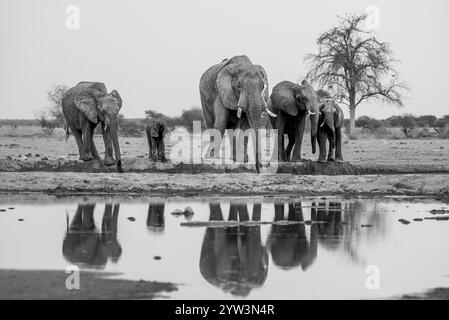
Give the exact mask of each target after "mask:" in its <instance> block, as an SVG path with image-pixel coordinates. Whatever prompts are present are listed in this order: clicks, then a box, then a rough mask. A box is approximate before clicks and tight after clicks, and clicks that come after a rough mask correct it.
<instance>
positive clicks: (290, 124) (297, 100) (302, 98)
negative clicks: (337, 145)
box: [270, 80, 319, 161]
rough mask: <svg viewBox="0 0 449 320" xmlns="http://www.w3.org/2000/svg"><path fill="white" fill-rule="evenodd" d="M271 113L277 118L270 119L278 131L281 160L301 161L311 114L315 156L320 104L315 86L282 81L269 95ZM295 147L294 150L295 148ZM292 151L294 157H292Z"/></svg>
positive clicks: (311, 132)
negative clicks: (285, 137) (286, 143)
mask: <svg viewBox="0 0 449 320" xmlns="http://www.w3.org/2000/svg"><path fill="white" fill-rule="evenodd" d="M270 100H271V111H272V113H275V114H277V118H275V117H272V116H271V114H270V120H271V123H272V125H273V127H274V128H275V129H277V130H278V158H279V161H300V160H301V145H302V138H303V135H304V130H305V126H306V116H307V115H308V114H309V115H310V123H311V125H310V136H311V143H312V153H313V154H315V153H316V141H317V128H318V112H319V102H318V96H317V94H316V93H315V90H314V89H313V88H312V86H311V85H310V84H309V83H308V82H307V81H306V80H304V81H303V82H302V83H301V84H297V83H293V82H290V81H282V82H280V83H278V84H277V85H276V86H274V88H273V91H272V93H271V96H270ZM284 134H287V135H288V145H287V147H286V148H285V146H284ZM293 147H294V149H293ZM292 150H293V155H292V154H291V153H292Z"/></svg>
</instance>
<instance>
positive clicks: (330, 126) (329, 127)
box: [320, 117, 335, 149]
mask: <svg viewBox="0 0 449 320" xmlns="http://www.w3.org/2000/svg"><path fill="white" fill-rule="evenodd" d="M320 126H321V127H323V126H324V127H325V130H326V131H327V135H328V137H329V143H330V146H331V148H332V149H335V126H334V120H333V119H332V118H331V117H324V119H323V123H322V124H321V125H320Z"/></svg>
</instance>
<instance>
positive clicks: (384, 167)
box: [0, 158, 449, 175]
mask: <svg viewBox="0 0 449 320" xmlns="http://www.w3.org/2000/svg"><path fill="white" fill-rule="evenodd" d="M123 168H124V170H125V172H131V173H168V174H183V173H185V174H199V173H204V174H208V173H214V174H220V173H250V172H253V173H255V167H254V165H251V164H250V165H243V164H241V165H237V164H226V165H225V164H184V163H180V164H172V163H159V162H158V163H154V162H152V161H150V160H149V159H146V158H126V159H123ZM268 170H269V173H284V174H295V175H372V174H413V173H416V174H429V173H433V174H437V173H449V162H448V163H447V164H444V163H438V164H424V165H423V164H419V163H418V164H409V165H401V164H380V163H379V164H374V163H369V164H361V163H358V164H351V163H349V162H344V163H337V162H327V163H319V162H315V161H304V162H298V163H272V164H270V167H269V168H268ZM115 171H116V169H115V167H114V166H104V165H103V164H101V163H100V162H99V161H96V160H93V161H90V162H82V161H76V160H63V159H61V160H29V159H27V160H17V159H0V172H87V173H108V172H115Z"/></svg>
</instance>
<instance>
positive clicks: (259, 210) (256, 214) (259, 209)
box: [251, 202, 262, 221]
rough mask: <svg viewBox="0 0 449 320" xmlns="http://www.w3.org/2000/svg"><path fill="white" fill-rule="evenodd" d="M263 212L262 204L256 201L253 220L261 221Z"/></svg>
mask: <svg viewBox="0 0 449 320" xmlns="http://www.w3.org/2000/svg"><path fill="white" fill-rule="evenodd" d="M261 214H262V204H261V203H260V202H256V203H254V205H253V215H252V218H251V220H252V221H260V219H261Z"/></svg>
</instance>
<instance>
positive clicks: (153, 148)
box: [150, 137, 157, 162]
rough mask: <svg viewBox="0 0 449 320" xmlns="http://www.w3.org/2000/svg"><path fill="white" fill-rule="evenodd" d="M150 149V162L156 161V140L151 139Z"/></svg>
mask: <svg viewBox="0 0 449 320" xmlns="http://www.w3.org/2000/svg"><path fill="white" fill-rule="evenodd" d="M150 139H151V148H150V158H151V160H152V161H154V162H156V161H157V146H156V140H155V139H154V138H153V137H151V138H150Z"/></svg>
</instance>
